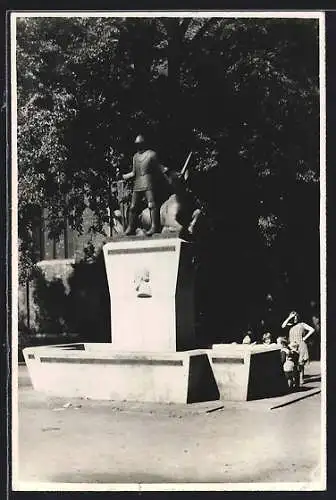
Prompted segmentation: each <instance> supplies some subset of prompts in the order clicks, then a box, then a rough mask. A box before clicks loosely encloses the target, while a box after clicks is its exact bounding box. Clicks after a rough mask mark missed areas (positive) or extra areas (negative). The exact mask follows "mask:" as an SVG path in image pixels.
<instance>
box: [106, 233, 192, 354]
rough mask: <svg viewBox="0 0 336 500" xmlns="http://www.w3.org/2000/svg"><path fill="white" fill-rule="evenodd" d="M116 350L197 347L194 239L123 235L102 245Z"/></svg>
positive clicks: (184, 348)
mask: <svg viewBox="0 0 336 500" xmlns="http://www.w3.org/2000/svg"><path fill="white" fill-rule="evenodd" d="M103 252H104V259H105V266H106V274H107V280H108V286H109V291H110V299H111V327H112V345H113V348H114V349H115V350H116V351H119V352H122V351H125V352H127V351H131V352H148V351H150V352H176V351H184V350H188V349H195V348H197V343H196V339H195V321H194V276H195V272H194V268H193V265H192V245H191V244H190V243H187V242H185V241H183V240H181V239H179V238H146V239H134V240H132V239H124V240H119V241H118V240H117V241H111V242H109V243H106V244H105V245H104V248H103Z"/></svg>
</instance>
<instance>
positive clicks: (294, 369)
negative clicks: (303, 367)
mask: <svg viewBox="0 0 336 500" xmlns="http://www.w3.org/2000/svg"><path fill="white" fill-rule="evenodd" d="M277 344H278V345H279V346H280V347H281V349H280V355H281V362H282V367H283V371H284V373H285V377H286V380H287V384H288V389H289V390H290V391H292V390H294V389H296V388H297V387H298V386H299V377H298V373H299V372H298V358H299V355H298V353H297V352H296V351H295V350H292V349H291V348H290V347H289V346H288V342H287V339H286V338H284V337H278V338H277Z"/></svg>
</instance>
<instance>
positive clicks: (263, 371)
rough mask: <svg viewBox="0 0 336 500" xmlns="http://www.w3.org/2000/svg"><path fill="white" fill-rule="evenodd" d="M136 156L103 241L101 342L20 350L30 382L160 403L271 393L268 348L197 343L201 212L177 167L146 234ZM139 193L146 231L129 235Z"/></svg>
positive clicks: (146, 165) (147, 162)
mask: <svg viewBox="0 0 336 500" xmlns="http://www.w3.org/2000/svg"><path fill="white" fill-rule="evenodd" d="M140 144H141V147H142V145H143V142H142V141H140ZM145 153H146V150H141V151H140V156H139V158H140V160H141V161H140V160H139V161H140V163H139V164H138V163H137V161H136V162H135V163H134V169H133V174H134V175H132V176H131V177H134V176H135V177H137V176H140V177H141V179H140V181H139V179H136V181H137V182H136V184H135V185H136V191H134V193H135V195H134V193H133V195H134V196H133V202H132V207H133V208H132V210H131V212H130V220H129V226H128V229H127V231H126V235H124V236H123V237H120V238H118V239H113V240H111V241H109V242H107V243H106V244H105V245H104V247H103V254H104V261H105V266H106V275H107V281H108V288H109V293H110V299H111V300H110V302H111V342H110V343H105V344H101V343H77V344H67V345H56V346H43V347H30V348H26V349H24V350H23V355H24V358H25V362H26V364H27V367H28V370H29V373H30V377H31V380H32V384H33V387H34V389H35V390H37V391H41V392H44V393H46V394H48V395H53V396H61V397H86V398H91V399H105V400H111V401H113V400H115V401H140V402H161V403H193V402H201V401H211V400H217V399H223V400H247V399H253V398H255V397H263V396H269V395H274V393H275V392H278V391H279V388H280V386H281V384H282V381H283V382H284V384H286V382H285V378H284V375H283V374H282V373H281V367H280V356H279V352H278V349H277V348H267V347H266V348H265V347H263V346H249V345H235V346H234V345H227V344H222V345H220V346H214V347H213V349H201V348H200V345H199V342H198V339H197V335H196V332H195V269H194V266H193V256H194V250H193V246H194V245H193V243H192V242H191V241H192V235H193V231H194V230H195V227H196V226H197V221H198V220H199V217H200V216H201V211H200V209H199V208H197V209H196V210H194V209H190V207H189V209H188V210H185V206H183V200H186V199H187V198H186V197H184V194H183V182H182V184H181V182H180V181H181V176H183V174H184V172H185V170H186V167H187V164H185V166H184V168H183V169H182V172H181V175H178V176H177V177H175V179H176V178H177V183H175V185H177V186H178V190H177V193H176V196H175V198H174V197H173V198H169V199H168V200H167V202H166V205H165V206H164V207H163V206H162V207H161V210H160V215H161V217H160V223H161V226H162V227H161V231H162V233H160V234H155V233H156V232H157V231H158V229H159V221H158V220H156V216H157V214H158V207H157V205H156V201H155V200H156V193H155V189H156V188H155V181H154V179H155V174H154V172H155V170H153V169H155V168H157V163H156V159H155V155H153V154H152V153H153V152H151V153H150V154H148V155H147V154H145ZM137 158H138V157H137ZM139 158H138V159H139ZM189 158H190V156H189ZM142 160H143V161H142ZM151 176H153V178H151ZM173 184H174V183H173ZM181 186H182V188H181ZM149 191H150V193H149ZM173 196H174V195H173ZM140 197H144V198H146V200H147V202H148V208H149V211H150V229H149V231H147V232H145V233H144V234H145V235H144V236H137V235H135V232H136V224H137V217H138V216H139V215H140V214H139V206H140V205H139V204H138V201H139V198H140ZM153 200H154V201H153ZM183 210H184V211H185V212H184V215H183V216H182V217H181V216H180V212H181V211H182V212H183ZM185 214H189V216H190V217H191V220H189V219H188V217H186V215H185ZM144 218H145V217H144ZM140 219H141V217H140ZM181 222H182V223H181ZM223 333H224V332H223ZM270 378H272V379H273V381H275V382H276V381H278V382H279V383H273V385H272V386H271V390H270V391H269V390H267V387H265V384H264V383H263V381H265V379H266V380H269V379H270ZM281 387H282V386H281ZM272 391H273V393H272Z"/></svg>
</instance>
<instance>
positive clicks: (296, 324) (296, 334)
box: [281, 311, 315, 385]
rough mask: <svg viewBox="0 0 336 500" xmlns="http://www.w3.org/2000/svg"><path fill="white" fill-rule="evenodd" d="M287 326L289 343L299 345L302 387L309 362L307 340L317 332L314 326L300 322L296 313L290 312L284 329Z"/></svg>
mask: <svg viewBox="0 0 336 500" xmlns="http://www.w3.org/2000/svg"><path fill="white" fill-rule="evenodd" d="M287 326H290V330H289V333H288V339H289V343H290V344H294V343H296V344H297V345H298V353H299V371H300V384H301V385H302V384H303V379H304V368H305V366H306V365H307V363H308V362H309V352H308V347H307V344H306V340H307V339H308V338H309V337H310V336H311V335H312V334H313V333H314V331H315V330H314V328H313V327H312V326H310V325H307V323H304V322H303V321H300V317H299V315H298V313H297V312H296V311H292V312H290V313H289V315H288V317H287V318H286V319H285V321H284V322H283V323H282V325H281V327H282V328H286V327H287Z"/></svg>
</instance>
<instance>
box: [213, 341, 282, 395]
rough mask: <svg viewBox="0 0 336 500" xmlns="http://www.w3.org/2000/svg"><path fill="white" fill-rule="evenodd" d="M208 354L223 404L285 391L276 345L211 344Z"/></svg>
mask: <svg viewBox="0 0 336 500" xmlns="http://www.w3.org/2000/svg"><path fill="white" fill-rule="evenodd" d="M208 354H209V359H210V363H211V367H212V370H213V373H214V376H215V379H216V382H217V386H218V389H219V393H220V399H221V400H222V401H250V400H254V399H261V398H269V397H275V396H280V395H282V394H285V393H286V392H288V386H287V381H286V378H285V374H284V371H283V369H282V364H281V359H280V353H279V347H277V346H272V345H270V346H264V345H244V344H214V345H213V346H212V349H211V350H209V351H208Z"/></svg>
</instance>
